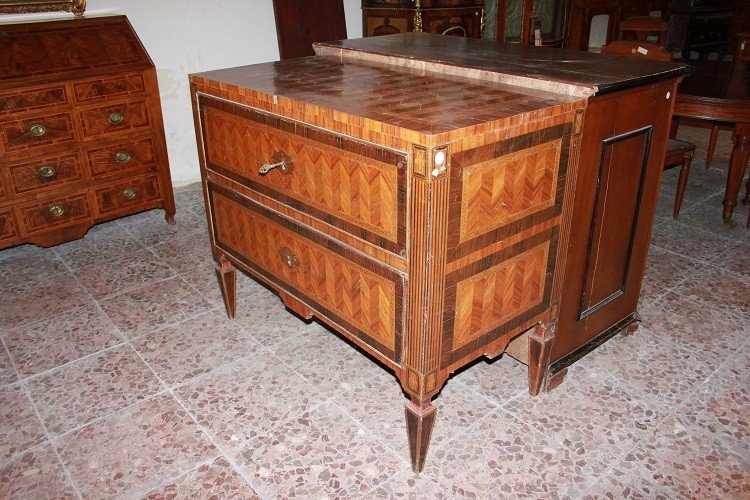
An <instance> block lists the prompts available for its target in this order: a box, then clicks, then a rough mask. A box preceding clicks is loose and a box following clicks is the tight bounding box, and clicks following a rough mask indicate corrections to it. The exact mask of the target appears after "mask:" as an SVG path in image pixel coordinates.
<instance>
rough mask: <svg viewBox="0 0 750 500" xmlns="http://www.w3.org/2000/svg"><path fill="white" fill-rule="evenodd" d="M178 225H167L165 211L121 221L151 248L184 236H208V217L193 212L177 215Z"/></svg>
mask: <svg viewBox="0 0 750 500" xmlns="http://www.w3.org/2000/svg"><path fill="white" fill-rule="evenodd" d="M175 221H176V224H174V225H171V224H167V222H166V221H165V220H164V211H163V210H152V211H150V212H144V213H142V214H139V215H135V216H132V217H128V218H126V219H122V220H121V224H122V225H123V227H125V228H126V230H127V231H129V233H130V234H131V235H132V236H133V237H134V238H135V239H136V240H138V241H139V242H141V243H142V244H143V245H145V246H147V247H149V246H152V245H158V244H160V243H164V242H167V241H170V240H171V239H173V238H175V237H179V236H180V235H182V234H188V233H189V234H193V235H195V236H196V237H201V236H202V235H205V234H208V226H207V221H206V217H205V216H204V215H198V214H195V213H193V212H182V213H179V214H177V215H175Z"/></svg>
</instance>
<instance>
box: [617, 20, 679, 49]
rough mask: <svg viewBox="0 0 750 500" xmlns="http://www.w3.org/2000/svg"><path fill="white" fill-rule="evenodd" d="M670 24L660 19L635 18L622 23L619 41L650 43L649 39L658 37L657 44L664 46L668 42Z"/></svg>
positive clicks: (618, 35)
mask: <svg viewBox="0 0 750 500" xmlns="http://www.w3.org/2000/svg"><path fill="white" fill-rule="evenodd" d="M667 26H668V23H667V22H666V21H663V20H662V19H661V18H660V17H651V16H633V17H628V18H626V19H623V20H622V21H620V30H619V32H618V33H617V39H618V40H635V41H639V42H648V41H649V39H648V38H649V37H652V36H655V37H656V44H657V45H659V46H664V44H665V43H666V42H667Z"/></svg>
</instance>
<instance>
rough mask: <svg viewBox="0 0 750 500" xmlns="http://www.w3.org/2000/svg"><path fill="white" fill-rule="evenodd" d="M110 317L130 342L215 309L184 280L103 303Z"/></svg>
mask: <svg viewBox="0 0 750 500" xmlns="http://www.w3.org/2000/svg"><path fill="white" fill-rule="evenodd" d="M101 306H102V308H103V309H104V312H105V313H107V316H109V318H110V319H111V320H112V322H113V323H114V324H115V326H117V328H118V329H119V330H120V332H122V333H123V334H124V335H125V336H127V337H128V338H135V337H139V336H141V335H144V334H146V333H150V332H153V331H155V330H158V329H159V328H164V327H166V326H170V325H173V324H175V323H178V322H180V321H183V320H186V319H188V318H191V317H193V316H197V315H198V314H201V313H204V312H207V311H209V310H210V309H212V308H213V306H212V305H211V304H210V303H209V302H208V301H207V300H206V299H204V298H203V297H202V296H200V294H198V293H197V292H196V291H195V290H194V289H192V288H191V287H190V286H189V285H188V284H187V283H186V282H185V281H183V280H182V279H181V278H179V277H176V278H170V279H168V280H165V281H160V282H158V283H154V284H151V285H148V286H145V287H143V288H140V289H138V290H134V291H131V292H126V293H122V294H120V295H115V296H112V297H109V298H107V299H106V300H103V301H102V302H101Z"/></svg>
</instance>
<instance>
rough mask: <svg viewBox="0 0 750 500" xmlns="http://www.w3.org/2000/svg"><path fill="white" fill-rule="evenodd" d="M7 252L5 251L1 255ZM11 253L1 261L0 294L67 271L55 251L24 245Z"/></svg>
mask: <svg viewBox="0 0 750 500" xmlns="http://www.w3.org/2000/svg"><path fill="white" fill-rule="evenodd" d="M13 250H15V251H13ZM7 251H8V250H3V251H2V252H0V253H4V252H7ZM11 252H12V253H10V254H9V255H8V256H7V257H5V258H2V259H0V292H3V291H5V290H8V289H9V288H12V287H13V286H14V285H17V284H18V283H20V282H31V281H37V280H40V279H41V280H44V279H46V278H49V277H50V276H53V275H55V274H60V273H64V272H66V271H67V268H66V267H65V264H64V263H63V262H62V261H61V260H60V258H59V257H58V256H57V254H56V253H55V251H54V250H53V249H49V248H38V247H34V246H30V245H23V246H19V247H17V248H16V249H12V250H11Z"/></svg>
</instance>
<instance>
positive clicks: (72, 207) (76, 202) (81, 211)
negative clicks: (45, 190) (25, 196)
mask: <svg viewBox="0 0 750 500" xmlns="http://www.w3.org/2000/svg"><path fill="white" fill-rule="evenodd" d="M18 214H19V219H20V222H21V226H22V227H23V230H24V232H25V234H26V235H32V234H38V233H42V232H44V231H48V230H50V229H57V228H60V227H64V226H69V225H71V224H75V223H77V222H82V221H85V220H86V219H92V218H93V214H92V213H91V207H90V206H89V201H88V197H87V196H86V193H80V194H76V195H72V196H67V197H65V198H59V199H54V200H52V201H46V202H44V203H35V204H33V205H25V206H22V207H20V208H19V209H18Z"/></svg>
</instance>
